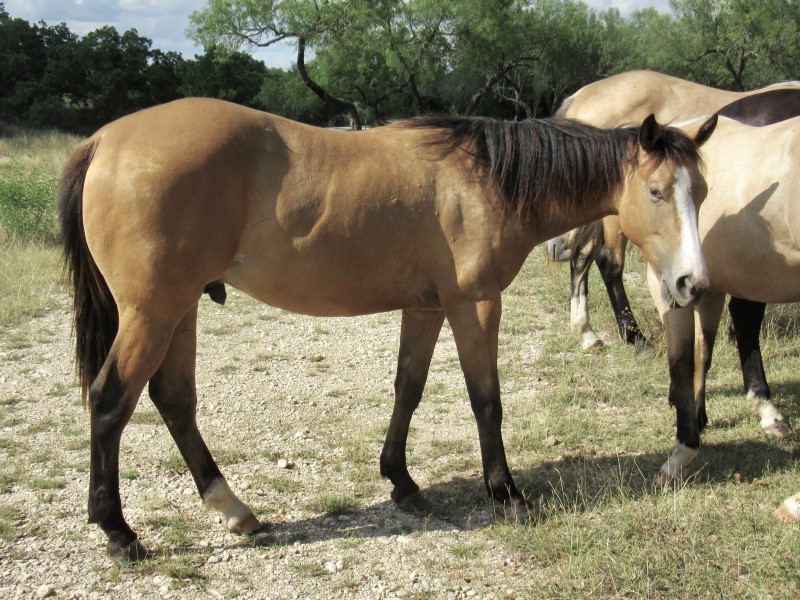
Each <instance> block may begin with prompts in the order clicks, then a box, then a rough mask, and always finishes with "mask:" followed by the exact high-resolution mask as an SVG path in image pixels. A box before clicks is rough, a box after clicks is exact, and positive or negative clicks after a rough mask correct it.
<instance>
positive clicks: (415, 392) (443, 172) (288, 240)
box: [59, 99, 716, 560]
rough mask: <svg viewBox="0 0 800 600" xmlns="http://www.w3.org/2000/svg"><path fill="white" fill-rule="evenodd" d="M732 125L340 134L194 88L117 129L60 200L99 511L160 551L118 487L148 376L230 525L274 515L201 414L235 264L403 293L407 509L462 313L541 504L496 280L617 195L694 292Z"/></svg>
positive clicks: (301, 282)
mask: <svg viewBox="0 0 800 600" xmlns="http://www.w3.org/2000/svg"><path fill="white" fill-rule="evenodd" d="M715 123H716V119H714V118H712V119H710V120H708V122H706V123H704V124H702V126H699V127H697V128H696V130H695V133H696V135H693V136H692V137H693V138H694V139H692V137H687V136H686V135H684V134H683V133H682V132H680V131H678V130H674V129H664V128H662V127H661V126H659V125H658V123H656V121H655V119H654V118H652V116H651V117H649V118H646V119H643V120H642V123H641V124H640V126H637V127H632V128H622V129H597V128H594V127H591V126H589V125H585V124H581V123H576V122H570V121H566V120H563V119H555V120H543V121H526V122H521V123H510V122H497V121H490V120H485V119H462V118H446V117H443V118H420V119H415V120H411V121H406V122H400V123H397V124H393V125H390V126H386V127H380V128H376V129H372V130H369V131H364V132H359V133H343V132H336V131H327V130H322V129H318V128H315V127H311V126H307V125H302V124H299V123H295V122H292V121H289V120H287V119H283V118H280V117H277V116H273V115H269V114H267V113H263V112H259V111H255V110H251V109H247V108H243V107H240V106H236V105H233V104H229V103H226V102H221V101H216V100H209V99H187V100H179V101H176V102H173V103H170V104H166V105H162V106H160V107H156V108H152V109H147V110H144V111H141V112H138V113H135V114H133V115H130V116H127V117H124V118H122V119H119V120H118V121H115V122H113V123H111V124H109V125H107V126H105V127H103V128H102V129H100V130H99V131H98V132H97V133H96V134H95V135H93V136H92V137H91V138H90V139H88V140H87V141H86V142H84V143H83V144H81V145H80V146H79V147H78V149H77V150H76V152H75V154H74V155H73V156H72V158H71V159H70V161H69V162H68V164H67V166H66V168H65V172H64V175H63V178H62V182H61V187H60V191H59V195H60V200H59V205H60V219H61V229H62V237H63V243H64V250H65V253H66V257H67V264H68V267H69V269H70V272H71V273H72V280H73V286H74V290H75V299H74V322H75V330H76V342H77V363H78V373H79V377H80V383H81V386H82V389H83V394H84V399H85V400H87V402H88V405H89V409H90V415H91V467H90V477H89V506H88V509H89V520H90V521H91V522H94V523H97V524H99V526H100V527H101V528H102V530H103V531H104V532H105V534H106V536H107V538H108V552H109V554H110V555H111V556H112V557H115V558H119V559H134V560H135V559H139V558H142V557H144V556H145V554H146V552H145V549H144V547H143V546H142V545H141V544H140V542H139V541H138V539H137V535H136V533H134V531H133V530H132V529H131V527H130V526H129V525H128V523H127V522H126V520H125V518H124V516H123V511H122V503H121V500H120V494H119V452H120V438H121V435H122V432H123V429H124V428H125V426H126V424H127V423H128V421H129V419H130V417H131V415H132V413H133V411H134V408H135V407H136V404H137V402H138V399H139V397H140V393H141V392H142V390H143V389H144V387H145V386H146V385H149V394H150V397H151V399H152V401H153V402H154V404H155V405H156V407H157V409H158V410H159V412H160V413H161V415H162V417H163V419H164V422H165V423H166V425H167V427H168V429H169V431H170V433H171V435H172V437H173V439H174V440H175V442H176V444H177V446H178V448H179V450H180V452H181V454H182V456H183V458H184V459H185V460H186V463H187V465H188V467H189V470H190V472H191V474H192V477H193V478H194V481H195V483H196V484H197V489H198V491H199V493H200V496H201V498H202V500H203V502H204V504H205V506H206V507H208V508H211V509H215V510H218V511H220V512H222V514H223V522H224V523H225V525H226V527H227V528H228V529H229V530H231V531H233V532H236V533H243V534H247V533H251V532H254V531H256V530H258V529H259V528H260V527H261V524H260V523H259V521H258V519H256V517H255V516H254V515H253V513H252V511H251V510H250V508H249V507H248V506H247V505H245V504H244V503H243V502H242V501H241V500H239V498H238V497H237V496H236V495H235V494H234V493H233V491H232V490H231V489H230V487H229V486H228V484H227V482H226V479H225V477H224V476H223V475H222V473H221V472H220V470H219V469H218V467H217V465H216V463H215V461H214V459H213V458H212V456H211V453H210V452H209V450H208V448H207V446H206V444H205V442H204V441H203V439H202V437H201V435H200V432H199V431H198V428H197V423H196V418H195V414H196V406H197V392H196V386H195V350H196V326H197V310H198V302H199V300H200V298H201V296H202V294H203V292H204V290H212V291H215V292H218V291H219V290H221V289H222V286H223V285H227V284H230V285H232V286H234V287H236V288H238V289H240V290H242V291H244V292H246V293H247V294H250V295H251V296H253V297H255V298H257V299H259V300H261V301H263V302H266V303H268V304H271V305H273V306H276V307H280V308H283V309H286V310H291V311H295V312H300V313H304V314H309V315H316V316H351V315H361V314H367V313H374V312H381V311H394V310H400V311H402V320H401V330H400V350H399V355H398V366H397V377H396V380H395V405H394V410H393V413H392V416H391V421H390V424H389V429H388V432H387V435H386V441H385V444H384V447H383V451H382V453H381V457H380V470H381V474H382V475H384V476H385V477H388V478H389V479H390V480H391V481H392V484H393V491H392V498H393V499H394V500H395V501H396V502H398V503H400V504H401V505H410V506H412V507H414V506H418V505H422V506H424V502H423V501H422V499H421V497H420V491H419V487H418V486H417V484H416V483H415V482H414V480H413V479H412V478H411V476H410V474H409V472H408V469H407V466H406V439H407V437H408V431H409V426H410V422H411V418H412V415H413V413H414V410H415V409H416V407H417V405H418V404H419V402H420V399H421V396H422V390H423V387H424V385H425V381H426V379H427V375H428V369H429V366H430V361H431V356H432V353H433V350H434V346H435V344H436V340H437V338H438V336H439V332H440V329H441V327H442V325H443V322H444V319H445V318H446V319H447V320H448V322H449V324H450V327H451V329H452V332H453V337H454V338H455V343H456V347H457V350H458V355H459V359H460V363H461V368H462V371H463V373H464V378H465V380H466V385H467V391H468V394H469V398H470V402H471V406H472V410H473V412H474V415H475V419H476V422H477V426H478V437H479V440H480V449H481V457H482V461H483V480H484V484H485V486H486V489H487V491H488V493H489V495H490V497H491V498H494V499H496V500H498V501H500V502H503V504H504V505H505V507H506V508H507V509H509V510H510V511H511V512H512V513H516V512H523V513H524V512H525V511H526V510H527V508H528V504H527V502H526V501H525V499H524V497H523V495H522V494H521V493H520V492H519V490H518V489H517V487H516V485H515V484H514V480H513V478H512V476H511V472H510V471H509V468H508V464H507V461H506V454H505V449H504V445H503V439H502V435H501V422H502V406H501V403H500V383H499V376H498V371H497V351H498V333H499V324H500V314H501V292H502V290H503V289H504V288H506V286H508V285H509V284H510V283H511V281H512V280H513V279H514V277H515V276H516V275H517V273H518V272H519V270H520V268H521V267H522V265H523V263H524V262H525V259H526V258H527V256H528V254H529V253H530V251H531V250H532V249H533V248H534V247H535V246H536V245H537V244H540V243H542V242H543V241H545V240H547V239H549V238H551V237H553V236H555V235H558V234H559V233H562V232H564V231H566V230H568V229H570V228H573V227H576V226H579V225H581V224H584V223H589V222H591V221H595V220H597V219H600V218H602V217H604V216H605V215H609V214H619V215H620V218H621V221H622V227H623V230H624V231H625V234H626V236H627V237H628V238H630V239H631V240H632V241H633V242H634V243H636V244H641V245H642V246H641V247H642V251H643V252H644V255H645V256H646V257H647V259H648V261H650V263H651V264H652V266H653V269H654V271H655V272H657V273H658V274H659V275H658V277H659V278H660V280H661V281H662V282H663V288H662V290H663V293H664V294H666V296H668V297H665V298H664V301H665V302H669V303H673V302H674V303H677V304H679V305H681V306H684V305H686V306H688V305H690V304H693V303H695V302H697V301H698V300H699V298H700V297H701V296H702V293H703V292H704V291H705V289H706V288H707V286H708V280H707V271H706V268H705V264H704V263H703V260H702V256H701V254H700V241H699V237H698V233H697V222H696V215H697V206H698V204H699V203H700V202H701V201H702V199H703V197H704V195H705V192H706V186H705V181H704V179H703V176H702V175H701V173H700V170H699V168H698V160H699V151H698V144H700V143H702V142H703V141H705V140H706V139H707V138H708V136H710V134H711V132H712V131H713V129H714V126H715Z"/></svg>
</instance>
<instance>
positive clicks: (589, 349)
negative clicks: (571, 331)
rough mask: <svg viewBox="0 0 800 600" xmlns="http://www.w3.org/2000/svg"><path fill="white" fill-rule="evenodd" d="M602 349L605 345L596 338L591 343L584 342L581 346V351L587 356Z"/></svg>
mask: <svg viewBox="0 0 800 600" xmlns="http://www.w3.org/2000/svg"><path fill="white" fill-rule="evenodd" d="M603 348H605V344H604V343H603V340H601V339H600V338H597V339H595V340H593V341H591V342H584V343H583V344H581V350H583V351H584V352H586V353H587V354H594V353H596V352H600V351H601V350H602V349H603Z"/></svg>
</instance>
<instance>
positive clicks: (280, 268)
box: [223, 260, 430, 317]
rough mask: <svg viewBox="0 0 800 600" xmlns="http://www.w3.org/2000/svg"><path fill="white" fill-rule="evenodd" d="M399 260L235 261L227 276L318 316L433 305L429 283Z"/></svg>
mask: <svg viewBox="0 0 800 600" xmlns="http://www.w3.org/2000/svg"><path fill="white" fill-rule="evenodd" d="M405 271H407V270H406V269H404V268H398V267H397V265H386V267H385V268H383V269H374V268H371V267H370V266H369V265H363V264H361V265H355V264H349V265H348V264H347V263H343V264H342V265H341V266H335V265H331V264H325V263H320V262H316V261H303V260H288V261H285V262H281V263H277V264H276V263H272V262H268V261H250V262H247V261H241V260H237V261H234V264H233V265H231V268H230V269H229V270H228V272H227V273H226V274H225V276H224V278H223V280H224V281H225V282H226V283H228V284H230V285H232V286H233V287H235V288H237V289H240V290H242V291H243V292H245V293H246V294H248V295H250V296H252V297H254V298H256V299H258V300H260V301H261V302H264V303H266V304H269V305H271V306H275V307H277V308H282V309H284V310H288V311H291V312H296V313H302V314H307V315H313V316H320V317H336V316H339V317H343V316H356V315H364V314H371V313H377V312H387V311H391V310H398V309H402V308H408V307H411V306H419V305H424V304H426V303H428V304H430V302H429V300H428V299H426V297H425V294H424V293H423V291H424V288H425V285H424V284H422V283H420V281H421V280H420V279H419V278H418V277H416V276H415V275H414V274H411V273H408V272H405Z"/></svg>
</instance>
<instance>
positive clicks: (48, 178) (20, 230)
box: [0, 162, 58, 242]
mask: <svg viewBox="0 0 800 600" xmlns="http://www.w3.org/2000/svg"><path fill="white" fill-rule="evenodd" d="M57 185H58V182H57V178H56V177H55V176H54V175H52V174H44V173H42V172H40V171H35V170H34V171H29V172H25V171H24V170H23V169H22V168H21V167H20V166H19V164H15V163H14V162H12V163H11V165H9V167H7V168H6V169H4V170H3V171H2V174H1V175H0V226H2V228H3V229H4V230H5V231H6V234H7V235H9V236H11V237H13V238H16V239H21V240H26V241H37V242H43V241H54V240H55V239H56V238H57V234H56V212H55V194H56V187H57Z"/></svg>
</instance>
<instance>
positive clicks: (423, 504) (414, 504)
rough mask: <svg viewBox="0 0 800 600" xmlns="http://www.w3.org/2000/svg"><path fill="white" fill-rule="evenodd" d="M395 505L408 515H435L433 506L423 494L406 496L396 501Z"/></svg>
mask: <svg viewBox="0 0 800 600" xmlns="http://www.w3.org/2000/svg"><path fill="white" fill-rule="evenodd" d="M395 504H396V505H397V508H399V509H400V510H402V511H403V512H407V513H412V514H417V515H430V514H432V513H433V504H431V502H430V501H429V500H428V499H427V498H425V496H423V495H422V492H414V493H413V494H409V495H408V496H404V497H403V498H400V499H399V500H395Z"/></svg>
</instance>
